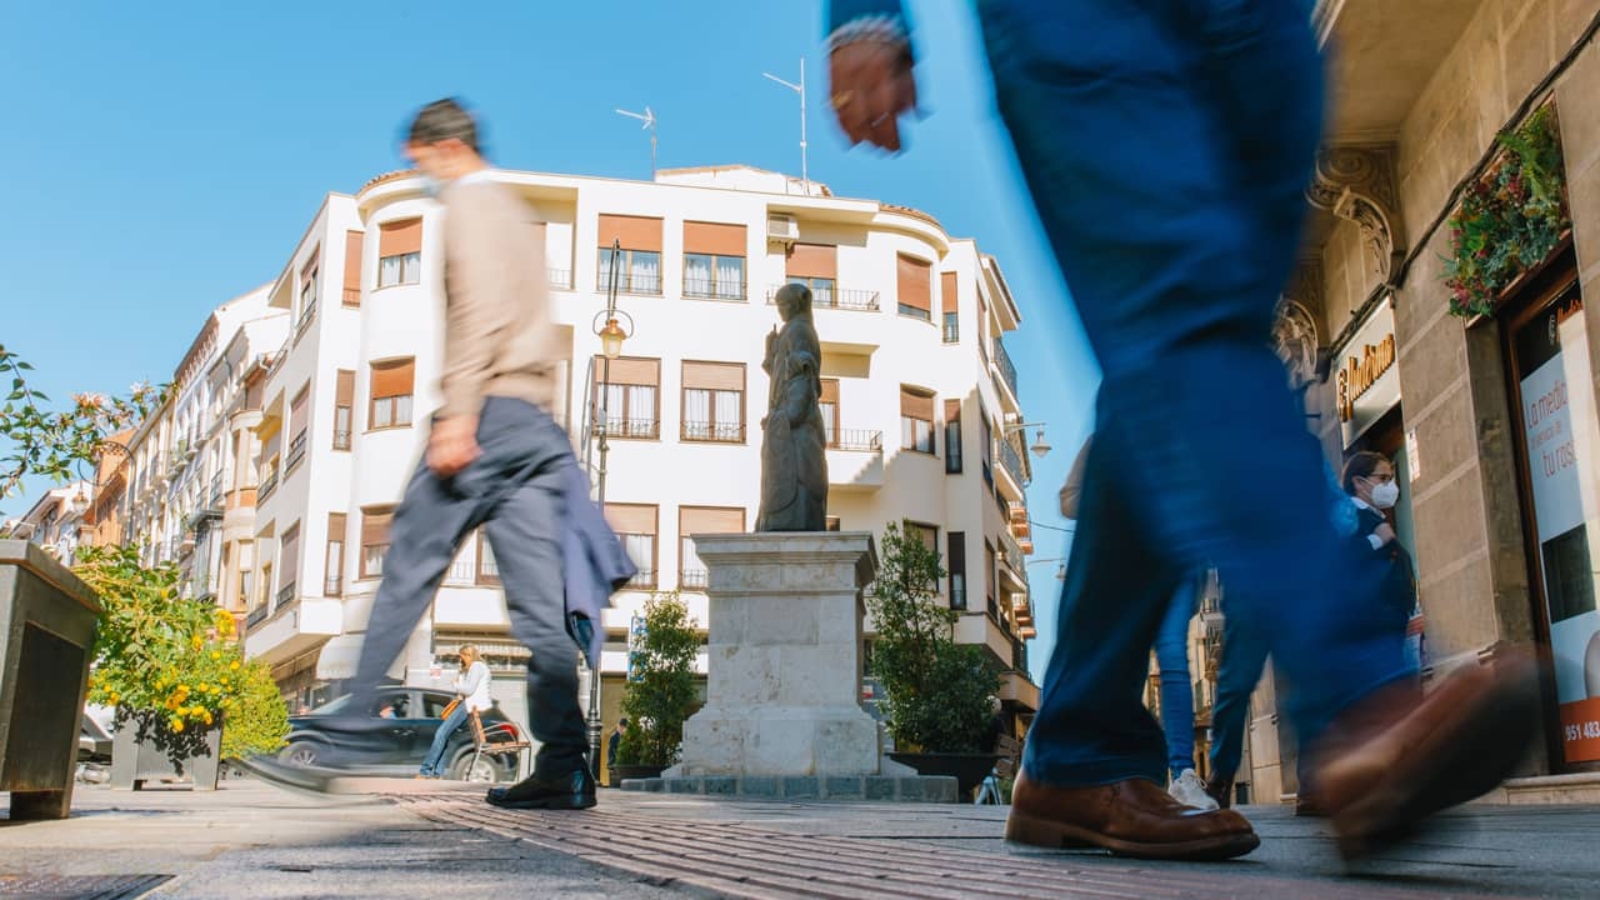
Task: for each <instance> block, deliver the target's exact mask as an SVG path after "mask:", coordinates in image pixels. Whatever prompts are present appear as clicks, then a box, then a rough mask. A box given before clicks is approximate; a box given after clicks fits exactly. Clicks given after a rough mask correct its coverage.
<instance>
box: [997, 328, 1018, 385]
mask: <svg viewBox="0 0 1600 900" xmlns="http://www.w3.org/2000/svg"><path fill="white" fill-rule="evenodd" d="M994 365H995V368H997V369H999V370H1000V377H1001V378H1003V379H1005V382H1006V385H1007V386H1009V387H1010V388H1011V396H1013V397H1020V396H1022V395H1021V394H1018V393H1017V367H1016V366H1015V365H1013V364H1012V362H1011V354H1009V353H1007V352H1006V345H1005V344H1002V343H1000V339H999V338H995V339H994Z"/></svg>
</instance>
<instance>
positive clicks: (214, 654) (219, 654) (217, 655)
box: [211, 650, 222, 659]
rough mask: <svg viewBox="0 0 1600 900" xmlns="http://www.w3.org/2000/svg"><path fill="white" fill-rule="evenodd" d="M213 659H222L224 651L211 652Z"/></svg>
mask: <svg viewBox="0 0 1600 900" xmlns="http://www.w3.org/2000/svg"><path fill="white" fill-rule="evenodd" d="M211 658H212V659H221V658H222V651H220V650H213V651H211Z"/></svg>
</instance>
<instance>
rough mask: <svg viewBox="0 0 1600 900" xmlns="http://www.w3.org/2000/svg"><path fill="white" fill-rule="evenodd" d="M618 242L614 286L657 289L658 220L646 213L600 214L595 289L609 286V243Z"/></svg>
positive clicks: (643, 291)
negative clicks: (597, 286) (642, 214)
mask: <svg viewBox="0 0 1600 900" xmlns="http://www.w3.org/2000/svg"><path fill="white" fill-rule="evenodd" d="M613 242H620V243H621V247H622V249H621V255H620V256H618V258H617V290H619V291H624V292H626V293H630V294H660V293H661V220H660V219H659V218H653V217H648V216H617V215H601V216H600V254H599V259H598V271H597V273H596V276H595V280H596V282H597V283H598V284H599V289H600V290H602V291H608V290H610V289H611V245H612V243H613Z"/></svg>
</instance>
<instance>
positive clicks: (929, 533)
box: [905, 519, 939, 553]
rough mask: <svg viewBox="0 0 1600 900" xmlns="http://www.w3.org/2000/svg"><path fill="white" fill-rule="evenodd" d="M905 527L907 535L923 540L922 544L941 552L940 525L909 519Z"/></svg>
mask: <svg viewBox="0 0 1600 900" xmlns="http://www.w3.org/2000/svg"><path fill="white" fill-rule="evenodd" d="M905 527H906V537H914V538H916V539H917V540H919V541H921V542H922V546H924V547H927V548H928V549H929V550H932V551H933V552H935V553H938V552H939V527H938V526H937V525H926V524H923V523H922V522H913V521H911V520H910V519H907V520H906V523H905Z"/></svg>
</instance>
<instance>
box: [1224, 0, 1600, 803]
mask: <svg viewBox="0 0 1600 900" xmlns="http://www.w3.org/2000/svg"><path fill="white" fill-rule="evenodd" d="M1316 16H1317V18H1316V24H1317V27H1318V29H1319V31H1320V34H1321V36H1322V37H1323V39H1324V42H1325V45H1326V46H1327V47H1328V48H1329V49H1330V51H1331V60H1332V68H1331V72H1332V84H1331V87H1332V91H1333V95H1334V99H1333V103H1334V106H1333V110H1332V116H1331V120H1330V126H1329V132H1328V135H1327V141H1326V146H1325V148H1324V150H1323V152H1322V155H1321V158H1320V160H1319V164H1318V172H1317V177H1316V182H1315V184H1314V186H1313V187H1312V189H1311V191H1310V192H1309V199H1310V201H1311V207H1312V226H1311V229H1310V234H1309V240H1308V241H1307V244H1306V246H1305V248H1304V251H1303V257H1302V259H1301V262H1300V265H1299V267H1298V269H1297V272H1296V274H1295V277H1294V279H1293V281H1292V283H1291V285H1290V287H1289V288H1288V290H1287V292H1286V296H1285V300H1284V305H1283V307H1282V308H1281V315H1280V319H1279V328H1278V344H1279V347H1280V351H1281V355H1282V356H1283V357H1284V359H1285V360H1286V362H1288V363H1289V365H1290V369H1291V372H1292V377H1293V379H1294V381H1295V382H1296V384H1297V385H1298V386H1299V387H1300V388H1301V389H1303V390H1304V391H1305V397H1306V408H1307V414H1308V416H1309V417H1310V418H1309V419H1308V421H1309V422H1311V423H1312V427H1313V429H1314V430H1315V431H1316V433H1317V434H1318V435H1319V436H1320V437H1321V438H1322V441H1323V443H1324V446H1325V449H1326V451H1327V455H1328V457H1329V459H1330V461H1331V462H1333V463H1334V464H1335V466H1338V465H1339V464H1341V463H1342V461H1343V460H1344V459H1346V458H1348V456H1349V454H1351V453H1352V452H1354V451H1357V450H1363V449H1371V450H1377V451H1380V452H1382V453H1385V454H1387V455H1389V456H1391V457H1393V458H1394V460H1395V463H1396V468H1397V470H1398V472H1399V480H1400V482H1401V484H1402V489H1401V494H1402V499H1401V502H1400V504H1399V506H1398V507H1397V509H1396V511H1395V526H1396V530H1397V532H1398V534H1399V539H1400V542H1401V544H1402V545H1403V546H1405V547H1406V548H1407V549H1408V550H1409V551H1411V554H1412V557H1413V559H1414V560H1415V562H1416V567H1417V585H1418V588H1419V593H1420V597H1421V611H1422V613H1423V618H1422V619H1420V620H1414V624H1417V625H1421V626H1422V630H1423V659H1422V663H1423V673H1424V677H1425V679H1428V680H1432V679H1435V678H1437V677H1438V676H1439V675H1441V674H1443V673H1445V672H1447V671H1449V670H1450V669H1452V668H1454V667H1456V666H1461V665H1477V664H1479V663H1480V662H1482V661H1485V660H1488V659H1492V658H1493V656H1494V654H1495V652H1496V650H1497V648H1498V647H1500V646H1501V645H1503V644H1506V643H1510V642H1525V641H1534V642H1537V643H1539V644H1541V645H1543V646H1545V647H1547V648H1548V649H1550V650H1551V652H1552V653H1553V656H1554V659H1555V662H1556V665H1555V677H1554V681H1553V683H1550V684H1547V685H1546V686H1545V688H1546V692H1545V693H1546V696H1545V700H1544V703H1545V713H1546V715H1545V719H1546V726H1547V727H1546V729H1545V733H1544V735H1543V743H1542V746H1541V747H1540V749H1539V751H1538V752H1537V753H1536V754H1534V755H1533V757H1532V758H1531V759H1530V760H1529V761H1528V762H1527V764H1526V765H1525V767H1524V769H1523V771H1522V773H1521V774H1522V775H1523V776H1547V775H1553V776H1557V777H1556V778H1554V779H1547V778H1539V779H1532V780H1530V779H1527V778H1523V779H1514V780H1513V781H1512V782H1510V783H1509V785H1508V787H1507V789H1506V793H1505V796H1506V797H1509V798H1510V799H1513V800H1517V799H1547V798H1552V797H1557V796H1565V797H1572V796H1575V793H1574V792H1580V793H1581V794H1582V795H1583V796H1588V797H1591V798H1593V797H1600V791H1597V790H1596V787H1595V786H1596V785H1600V780H1597V779H1596V773H1597V772H1600V696H1597V695H1600V637H1597V635H1600V609H1597V608H1596V585H1595V582H1596V574H1595V573H1596V571H1597V568H1596V565H1595V560H1597V559H1600V547H1596V546H1595V541H1596V540H1597V539H1600V429H1597V425H1596V422H1597V408H1596V402H1595V384H1596V380H1597V377H1600V356H1597V355H1596V354H1595V353H1594V352H1593V351H1592V349H1591V348H1592V347H1593V346H1594V345H1595V344H1596V343H1597V342H1600V312H1596V311H1595V310H1593V309H1589V308H1587V307H1586V303H1585V300H1586V298H1587V297H1588V296H1589V295H1590V294H1591V293H1592V292H1593V291H1595V290H1600V91H1596V89H1595V88H1596V85H1600V47H1597V46H1596V45H1595V37H1594V36H1595V33H1596V28H1597V26H1600V2H1597V0H1450V2H1444V3H1406V4H1393V3H1382V2H1378V0H1342V2H1330V0H1324V2H1321V3H1319V4H1318V6H1317V13H1316ZM1540 121H1548V122H1551V123H1554V125H1555V128H1554V129H1553V131H1554V137H1555V140H1556V142H1557V146H1558V147H1559V148H1560V160H1561V161H1560V162H1559V166H1560V171H1559V172H1556V173H1554V174H1555V175H1556V178H1557V179H1558V180H1559V182H1561V183H1564V184H1565V201H1566V204H1567V207H1568V210H1569V211H1570V216H1571V226H1570V228H1569V229H1567V230H1565V231H1564V233H1562V234H1560V235H1559V236H1558V237H1557V239H1556V240H1555V244H1554V248H1553V249H1551V250H1550V251H1549V252H1548V253H1543V252H1539V253H1535V254H1532V258H1530V257H1529V256H1528V255H1524V256H1523V257H1522V259H1521V262H1522V266H1521V268H1522V269H1523V270H1524V271H1523V272H1522V274H1521V275H1519V276H1518V277H1516V278H1515V279H1514V280H1512V281H1511V283H1510V284H1504V285H1502V284H1496V285H1495V286H1494V288H1493V290H1492V291H1491V292H1490V296H1489V297H1488V299H1487V302H1486V304H1485V308H1482V309H1479V310H1478V311H1476V312H1475V313H1474V314H1471V315H1467V316H1462V315H1454V314H1452V311H1451V301H1452V299H1453V298H1454V299H1457V300H1458V301H1459V300H1460V299H1461V298H1460V297H1457V296H1456V295H1457V291H1456V286H1453V285H1451V284H1449V283H1447V282H1449V280H1450V278H1451V275H1452V272H1453V271H1454V270H1453V269H1452V266H1451V261H1452V260H1453V259H1455V258H1456V256H1457V250H1456V245H1455V243H1454V242H1455V241H1456V240H1457V239H1459V238H1462V236H1465V235H1466V234H1467V232H1468V231H1469V230H1472V229H1476V228H1479V227H1480V226H1481V223H1479V222H1468V223H1465V224H1463V223H1461V222H1460V221H1458V220H1456V219H1453V218H1452V217H1454V216H1456V215H1457V214H1458V213H1459V212H1460V211H1461V210H1462V208H1463V204H1464V203H1476V202H1478V201H1480V200H1483V199H1484V198H1488V199H1490V200H1493V199H1494V198H1495V197H1500V198H1504V199H1507V202H1515V203H1525V202H1526V200H1527V198H1528V197H1530V196H1532V195H1533V189H1532V188H1529V187H1528V186H1527V183H1526V181H1525V180H1524V181H1521V182H1518V181H1517V179H1515V178H1512V177H1511V176H1510V174H1509V173H1510V171H1511V170H1510V169H1508V168H1507V167H1508V166H1512V165H1517V164H1518V163H1517V162H1516V160H1513V159H1510V158H1509V157H1508V153H1507V148H1508V147H1510V146H1513V145H1514V144H1515V143H1516V140H1515V139H1513V140H1511V141H1508V140H1505V139H1501V138H1499V137H1498V136H1499V135H1503V134H1507V133H1517V132H1524V133H1526V132H1527V130H1528V129H1530V128H1533V127H1534V126H1536V125H1537V124H1538V122H1540ZM1525 171H1530V170H1525ZM1502 176H1505V177H1502ZM1531 177H1533V178H1534V179H1537V180H1540V181H1541V182H1542V183H1554V182H1552V181H1550V180H1548V179H1541V178H1540V177H1539V173H1537V172H1534V173H1533V175H1532V176H1531ZM1542 186H1543V185H1542V184H1541V187H1542ZM1473 208H1477V207H1476V206H1475V207H1473ZM1512 224H1516V223H1512ZM1466 239H1470V237H1468V238H1466ZM1515 244H1516V240H1515V239H1514V238H1494V239H1492V240H1490V241H1489V242H1488V244H1487V245H1486V246H1485V248H1484V250H1483V253H1482V254H1481V255H1475V254H1474V253H1472V251H1471V250H1470V249H1469V251H1468V254H1467V257H1468V259H1469V261H1471V260H1474V259H1476V260H1488V259H1490V257H1491V256H1493V255H1494V254H1496V253H1500V254H1504V253H1507V252H1518V253H1522V254H1526V253H1527V251H1526V250H1524V249H1523V248H1522V247H1521V246H1514V245H1515ZM1463 296H1464V295H1463ZM1277 708H1278V704H1277V700H1276V698H1275V696H1274V690H1273V684H1272V683H1271V681H1270V679H1269V681H1268V682H1267V683H1266V684H1264V685H1263V687H1262V689H1261V690H1260V691H1258V694H1257V696H1256V698H1255V704H1254V714H1255V719H1254V722H1253V725H1252V743H1253V747H1252V749H1253V751H1254V759H1255V770H1254V773H1253V776H1254V779H1255V781H1256V796H1257V798H1258V799H1261V800H1272V799H1275V798H1277V797H1280V796H1287V795H1290V794H1293V793H1294V791H1295V790H1296V785H1295V778H1294V764H1293V763H1294V760H1295V754H1296V750H1295V748H1294V746H1293V742H1292V740H1290V739H1289V738H1288V736H1287V735H1286V734H1284V733H1283V731H1282V727H1281V726H1282V722H1281V720H1280V718H1279V716H1278V712H1277Z"/></svg>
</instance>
